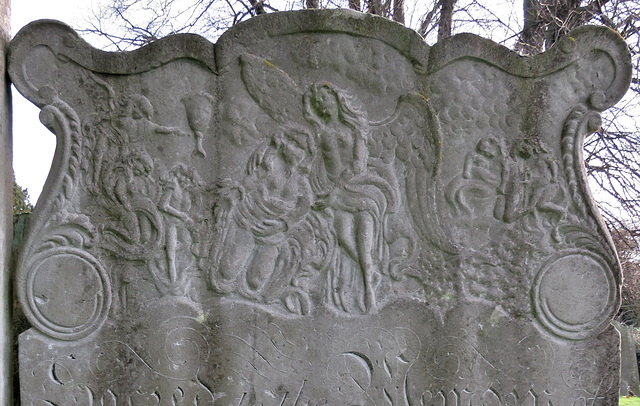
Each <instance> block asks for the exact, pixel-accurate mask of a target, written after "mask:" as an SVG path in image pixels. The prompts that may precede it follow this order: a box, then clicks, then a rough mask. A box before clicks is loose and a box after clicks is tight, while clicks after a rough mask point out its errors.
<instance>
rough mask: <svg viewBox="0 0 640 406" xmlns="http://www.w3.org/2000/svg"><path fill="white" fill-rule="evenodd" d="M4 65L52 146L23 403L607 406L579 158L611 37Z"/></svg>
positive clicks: (358, 22) (323, 39) (159, 49)
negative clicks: (532, 44) (521, 48)
mask: <svg viewBox="0 0 640 406" xmlns="http://www.w3.org/2000/svg"><path fill="white" fill-rule="evenodd" d="M256 32H260V33H261V34H260V35H259V36H256V35H255V33H256ZM9 70H10V75H11V79H12V80H13V82H14V84H15V85H16V87H17V89H18V90H19V91H20V92H21V93H23V94H24V95H25V96H26V97H27V98H29V99H30V100H31V101H33V102H34V103H35V104H36V105H38V106H39V107H40V108H41V110H42V112H41V115H40V118H41V121H42V122H43V124H45V125H46V126H47V127H48V128H50V129H51V130H52V132H54V133H55V134H56V136H57V137H58V146H57V150H56V155H55V158H54V162H53V167H52V170H51V173H50V175H49V179H48V180H47V184H46V186H45V190H44V191H43V194H42V197H41V199H40V201H39V203H38V206H37V208H36V211H35V213H34V218H33V220H32V221H31V229H30V231H29V234H28V236H27V239H26V242H25V244H24V248H23V250H22V252H21V254H20V257H19V260H18V271H17V290H18V295H19V298H20V304H21V305H22V306H23V308H24V311H25V313H26V314H27V317H28V318H29V320H30V322H31V323H32V325H33V328H32V329H31V330H29V331H27V332H25V333H24V334H23V335H22V336H21V339H20V373H21V380H22V382H21V386H22V399H23V401H25V402H27V403H30V402H31V403H34V402H36V401H38V400H42V401H45V402H49V403H52V404H83V405H85V404H101V405H111V404H114V405H115V404H121V403H122V404H135V405H137V404H163V405H164V404H167V405H168V404H202V405H208V404H231V403H233V404H241V405H253V404H264V405H271V404H274V405H275V404H278V405H283V404H298V403H299V404H314V405H322V404H343V403H345V402H346V401H345V400H344V399H348V402H350V404H376V405H377V404H393V405H420V404H438V405H445V404H446V405H450V404H451V405H462V404H465V405H466V404H472V405H476V404H478V405H480V404H496V405H500V404H516V403H517V404H532V405H547V404H549V402H551V403H553V404H565V403H567V404H592V403H593V402H595V404H608V402H610V401H612V399H614V398H615V397H616V396H617V386H616V385H617V380H618V378H617V375H616V374H617V372H616V371H617V367H618V362H619V361H616V360H617V356H612V355H611V354H612V353H615V348H616V346H617V345H618V344H616V340H617V335H616V333H615V332H614V331H613V330H612V328H611V327H610V325H609V320H610V319H611V317H612V316H613V315H614V314H615V312H616V310H617V307H618V304H619V297H618V295H619V293H618V291H619V285H620V271H619V264H618V262H617V259H616V256H615V252H614V250H613V246H612V244H611V241H610V237H609V236H608V234H607V232H606V230H605V228H604V226H603V223H602V220H601V219H600V217H599V215H598V213H597V211H596V209H595V206H594V204H593V200H592V198H591V197H590V194H589V191H588V188H587V185H586V180H585V174H584V170H583V168H582V156H581V150H582V140H583V137H584V136H585V134H586V133H588V131H593V130H594V129H595V128H597V127H598V126H599V112H600V111H602V110H604V109H605V108H608V107H610V106H611V105H613V103H615V102H616V101H617V100H618V99H619V98H620V97H621V95H622V94H623V93H624V91H625V90H626V88H627V86H628V83H629V77H630V61H629V57H628V55H627V53H626V48H625V45H624V43H623V42H622V40H620V39H619V38H618V37H617V36H616V35H615V34H614V33H613V32H611V31H608V30H606V29H603V28H593V27H587V28H582V29H579V30H577V31H575V32H574V33H572V35H571V36H570V37H568V38H566V39H564V40H563V41H561V42H560V43H559V44H558V45H557V46H556V47H554V48H553V49H551V50H550V51H548V52H546V53H544V54H541V55H538V56H535V57H532V58H528V59H525V58H520V57H519V56H517V55H515V54H513V53H511V52H510V51H508V50H507V49H505V48H502V47H500V46H498V45H496V44H494V43H491V42H489V41H485V40H482V39H480V38H478V37H475V36H472V35H462V36H456V37H453V38H450V39H447V40H445V41H442V42H441V43H438V44H436V45H435V46H433V47H429V46H427V45H426V44H424V43H423V42H422V40H421V39H420V38H419V37H418V36H417V35H416V34H414V33H412V32H410V31H408V30H405V29H404V28H402V27H400V26H398V25H396V24H393V23H391V22H389V21H386V20H384V19H382V18H377V17H374V16H365V15H361V14H358V13H355V12H349V11H344V10H342V11H338V10H333V11H330V10H323V11H319V10H313V11H304V12H298V13H279V14H273V15H268V16H262V17H260V18H256V19H253V20H251V21H249V22H247V23H243V24H241V25H239V26H237V27H235V28H233V29H232V30H231V31H229V32H228V33H227V34H225V35H223V36H222V37H221V38H220V40H219V41H218V43H217V44H215V45H212V44H211V43H209V42H207V41H206V40H204V39H202V38H200V37H197V36H193V35H184V36H183V35H180V36H173V37H169V38H167V39H164V40H160V41H158V42H157V43H154V44H152V45H150V46H148V47H145V48H142V49H140V50H137V51H134V52H132V53H123V54H109V53H105V52H101V51H98V50H95V49H93V48H91V47H90V46H89V45H87V44H86V43H84V42H83V41H82V40H81V39H79V37H77V35H76V34H75V33H74V32H73V31H72V30H70V29H69V28H68V27H66V26H64V25H62V24H60V23H56V22H51V21H43V22H36V23H32V24H31V25H29V26H28V27H26V28H24V29H23V30H22V31H21V32H20V33H19V34H18V35H17V36H16V38H15V39H14V40H13V42H12V45H11V54H10V65H9ZM594 365H597V368H598V373H599V375H598V378H599V380H598V382H596V381H595V378H594V379H593V380H590V377H591V375H590V374H592V372H593V368H595V367H594ZM603 377H604V378H603ZM35 382H38V384H35ZM70 399H74V400H70ZM127 402H129V403H127ZM172 402H173V403H172ZM181 402H182V403H181ZM526 402H529V403H526ZM575 402H578V403H575ZM581 402H582V403H581Z"/></svg>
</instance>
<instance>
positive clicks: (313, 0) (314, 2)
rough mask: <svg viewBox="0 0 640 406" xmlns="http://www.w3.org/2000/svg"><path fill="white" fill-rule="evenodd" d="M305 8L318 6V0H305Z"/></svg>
mask: <svg viewBox="0 0 640 406" xmlns="http://www.w3.org/2000/svg"><path fill="white" fill-rule="evenodd" d="M306 6H307V8H320V4H319V1H318V0H306Z"/></svg>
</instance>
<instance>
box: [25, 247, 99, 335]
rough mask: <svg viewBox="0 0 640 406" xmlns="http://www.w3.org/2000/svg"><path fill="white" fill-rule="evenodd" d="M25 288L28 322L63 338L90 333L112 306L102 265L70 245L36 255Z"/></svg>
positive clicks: (96, 327) (97, 326)
mask: <svg viewBox="0 0 640 406" xmlns="http://www.w3.org/2000/svg"><path fill="white" fill-rule="evenodd" d="M23 289H25V293H26V295H25V298H26V302H27V306H26V308H25V313H26V314H27V316H28V318H29V321H30V322H31V323H32V324H33V326H34V327H35V328H37V329H38V330H40V331H42V332H43V333H44V334H47V335H49V336H51V337H54V338H58V339H60V340H77V339H80V338H83V337H86V336H87V335H89V334H91V333H92V332H93V331H95V330H96V329H98V328H99V327H100V326H101V325H102V323H103V322H104V321H105V320H106V318H107V315H108V311H109V307H110V305H111V289H110V284H109V280H108V277H107V273H106V271H105V269H104V268H103V266H102V265H101V264H100V263H99V262H98V261H97V260H96V259H95V258H94V257H93V256H91V255H90V254H88V253H86V252H84V251H81V250H78V249H75V248H70V247H66V248H60V249H55V250H49V251H45V252H43V253H41V254H39V255H38V256H36V257H35V258H34V259H33V262H32V263H31V266H30V267H29V272H28V274H27V278H26V283H25V285H24V287H23Z"/></svg>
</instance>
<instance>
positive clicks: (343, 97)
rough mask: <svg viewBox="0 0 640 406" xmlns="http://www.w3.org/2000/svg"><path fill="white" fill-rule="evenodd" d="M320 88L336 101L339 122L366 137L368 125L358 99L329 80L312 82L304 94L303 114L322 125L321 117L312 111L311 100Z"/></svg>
mask: <svg viewBox="0 0 640 406" xmlns="http://www.w3.org/2000/svg"><path fill="white" fill-rule="evenodd" d="M321 89H326V90H328V91H329V93H330V94H331V95H333V96H334V97H335V99H336V101H337V106H338V115H339V119H340V121H341V122H343V123H344V124H345V125H346V126H347V127H349V128H351V129H352V130H355V131H358V132H361V133H362V135H364V136H365V137H366V135H367V133H368V131H367V129H368V127H369V125H368V124H369V122H368V117H367V112H366V110H365V109H364V107H363V106H362V103H361V102H360V100H358V98H357V97H355V96H354V95H352V94H351V93H350V92H348V91H346V90H343V89H339V88H338V87H336V86H335V85H333V84H332V83H329V82H325V83H314V84H312V85H311V86H310V87H309V89H308V90H307V91H306V92H305V94H304V100H303V101H304V116H305V118H306V119H307V120H308V121H310V122H311V123H313V124H316V125H322V119H321V118H320V117H319V116H318V114H317V113H316V112H315V111H314V110H315V109H314V107H313V102H314V101H315V100H317V97H318V93H319V92H320V90H321Z"/></svg>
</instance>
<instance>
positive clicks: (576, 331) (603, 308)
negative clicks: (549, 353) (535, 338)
mask: <svg viewBox="0 0 640 406" xmlns="http://www.w3.org/2000/svg"><path fill="white" fill-rule="evenodd" d="M531 296H532V301H533V309H534V311H535V314H536V316H537V318H538V320H539V321H540V323H541V324H542V325H543V326H544V327H545V328H547V329H548V330H549V331H551V332H552V333H554V334H556V335H558V336H560V337H563V338H567V339H570V340H581V339H584V338H587V337H590V336H592V335H594V334H597V333H599V332H600V331H602V330H603V329H604V328H605V327H606V326H607V325H608V324H609V321H610V319H611V318H612V317H613V315H614V314H615V312H616V310H617V305H618V295H617V290H616V283H615V280H614V277H613V272H612V271H611V268H610V267H609V265H608V264H607V261H606V260H605V259H604V258H603V257H602V256H600V255H598V254H596V253H593V252H591V251H584V250H567V251H562V252H559V253H558V254H556V255H554V256H552V257H551V258H550V259H548V260H547V261H546V262H545V263H544V264H543V265H542V267H541V268H540V270H539V271H538V274H537V275H536V278H535V281H534V284H533V289H532V291H531Z"/></svg>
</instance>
